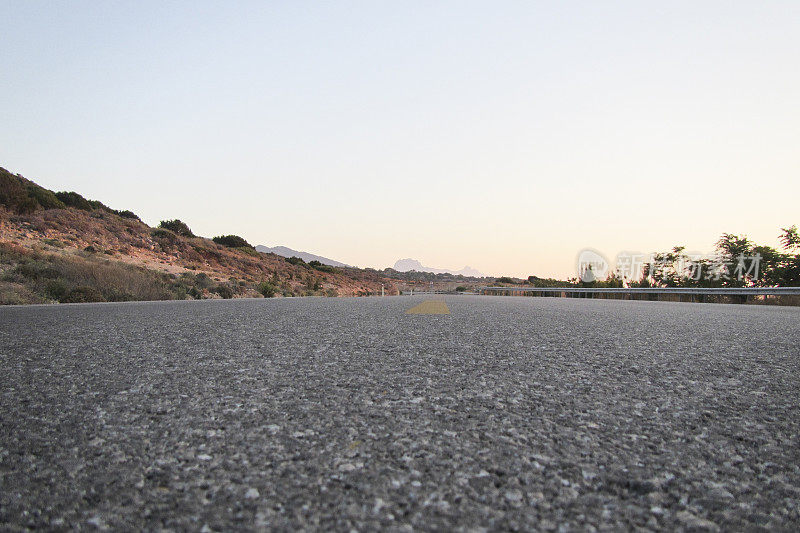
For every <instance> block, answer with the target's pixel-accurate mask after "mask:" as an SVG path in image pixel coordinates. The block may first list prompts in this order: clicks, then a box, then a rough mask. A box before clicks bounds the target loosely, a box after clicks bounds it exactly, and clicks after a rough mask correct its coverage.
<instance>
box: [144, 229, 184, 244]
mask: <svg viewBox="0 0 800 533" xmlns="http://www.w3.org/2000/svg"><path fill="white" fill-rule="evenodd" d="M150 235H151V236H152V237H153V238H154V239H156V240H158V241H160V242H165V243H167V244H176V243H177V242H178V240H179V239H178V236H177V235H175V234H174V233H172V232H171V231H170V230H168V229H164V228H156V229H154V230H152V231H151V232H150Z"/></svg>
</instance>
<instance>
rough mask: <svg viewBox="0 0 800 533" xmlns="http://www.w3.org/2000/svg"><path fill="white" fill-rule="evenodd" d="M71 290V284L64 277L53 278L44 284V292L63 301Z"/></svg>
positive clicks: (54, 298)
mask: <svg viewBox="0 0 800 533" xmlns="http://www.w3.org/2000/svg"><path fill="white" fill-rule="evenodd" d="M69 290H70V289H69V285H68V284H67V282H66V281H64V280H63V279H53V280H50V281H48V282H47V283H45V285H44V293H45V294H46V295H47V296H48V297H49V298H51V299H53V300H57V301H59V302H61V301H63V299H64V298H65V297H66V295H67V294H68V293H69Z"/></svg>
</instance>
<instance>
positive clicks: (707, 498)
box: [0, 296, 800, 531]
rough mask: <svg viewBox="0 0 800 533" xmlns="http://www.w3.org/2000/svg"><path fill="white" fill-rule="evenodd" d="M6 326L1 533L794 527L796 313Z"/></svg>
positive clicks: (189, 318) (391, 305)
mask: <svg viewBox="0 0 800 533" xmlns="http://www.w3.org/2000/svg"><path fill="white" fill-rule="evenodd" d="M423 298H424V297H419V296H415V297H386V298H360V299H344V298H342V299H311V298H305V299H281V300H234V301H199V302H157V303H126V304H89V305H61V306H36V307H7V308H2V309H0V529H11V530H14V529H24V528H29V527H30V528H40V527H41V528H53V529H92V528H109V529H114V530H119V529H123V530H127V529H142V528H144V529H148V530H158V529H162V528H163V529H173V530H176V531H180V530H187V529H188V530H206V531H207V530H209V529H210V530H233V529H254V528H263V529H285V530H290V529H291V530H296V529H302V528H305V529H312V530H313V529H335V530H350V529H351V528H355V529H357V530H375V529H379V528H380V529H389V530H410V529H411V528H413V529H419V530H434V529H471V528H476V529H481V528H485V529H488V530H496V529H532V528H535V529H545V530H549V529H561V530H586V529H589V530H591V529H592V528H597V529H603V528H605V529H622V528H639V527H641V528H650V529H669V530H673V529H676V528H678V529H679V528H684V529H687V530H692V529H711V530H714V529H716V528H720V529H722V530H731V529H745V528H750V529H759V528H763V529H779V530H797V528H798V527H800V466H799V465H800V439H799V438H798V433H799V429H800V309H798V308H779V307H761V306H736V305H715V304H678V303H658V302H635V301H630V302H629V301H612V300H580V299H558V298H521V297H516V298H501V297H470V296H462V297H447V298H446V299H445V300H446V303H447V306H448V307H449V311H450V314H439V315H425V314H418V315H407V314H406V313H405V311H406V310H407V309H408V308H410V307H412V306H414V305H416V304H418V303H420V302H421V301H422V300H423Z"/></svg>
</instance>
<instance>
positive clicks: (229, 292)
mask: <svg viewBox="0 0 800 533" xmlns="http://www.w3.org/2000/svg"><path fill="white" fill-rule="evenodd" d="M211 292H214V293H216V294H219V295H220V296H221V297H222V298H224V299H226V300H230V299H231V298H233V294H234V292H233V289H231V288H230V287H229V286H228V285H226V284H224V283H220V284H219V285H217V286H216V287H214V288H213V289H211Z"/></svg>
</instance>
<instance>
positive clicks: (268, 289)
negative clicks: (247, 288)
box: [256, 281, 278, 298]
mask: <svg viewBox="0 0 800 533" xmlns="http://www.w3.org/2000/svg"><path fill="white" fill-rule="evenodd" d="M256 290H257V291H258V292H260V293H261V294H262V295H263V296H264V298H272V297H273V296H275V293H276V292H278V288H277V287H276V286H275V285H273V284H272V283H270V282H268V281H262V282H261V283H259V284H258V287H256Z"/></svg>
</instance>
